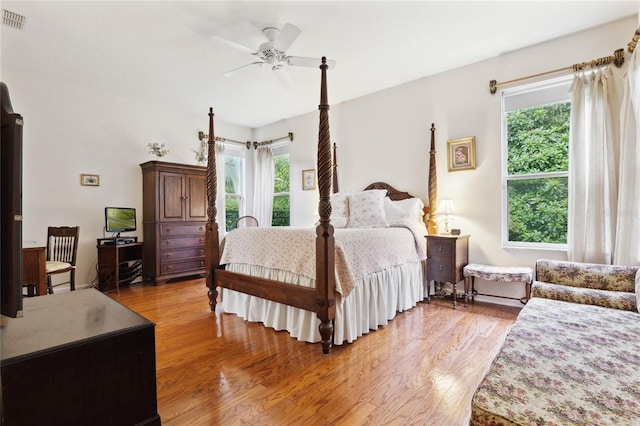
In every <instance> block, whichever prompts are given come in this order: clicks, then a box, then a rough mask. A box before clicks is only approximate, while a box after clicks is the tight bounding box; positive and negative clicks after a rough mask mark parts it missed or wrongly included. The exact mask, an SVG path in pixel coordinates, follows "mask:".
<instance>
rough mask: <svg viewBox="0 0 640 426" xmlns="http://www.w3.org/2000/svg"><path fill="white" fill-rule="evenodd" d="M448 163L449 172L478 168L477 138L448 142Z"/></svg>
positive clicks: (471, 137)
mask: <svg viewBox="0 0 640 426" xmlns="http://www.w3.org/2000/svg"><path fill="white" fill-rule="evenodd" d="M447 159H448V161H447V163H448V164H449V171H450V172H456V171H458V170H471V169H475V168H476V138H475V136H470V137H468V138H461V139H452V140H449V141H447Z"/></svg>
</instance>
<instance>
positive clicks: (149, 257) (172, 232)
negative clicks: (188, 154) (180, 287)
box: [140, 161, 207, 284]
mask: <svg viewBox="0 0 640 426" xmlns="http://www.w3.org/2000/svg"><path fill="white" fill-rule="evenodd" d="M140 167H141V168H142V192H143V205H142V207H143V212H142V221H143V231H144V255H143V257H144V258H143V262H142V265H143V266H142V268H143V270H142V275H143V278H144V280H145V281H154V282H155V283H156V284H164V283H165V282H166V281H167V280H170V279H174V278H182V277H187V276H194V275H204V273H205V270H206V269H205V265H206V262H205V228H206V223H207V169H206V167H203V166H194V165H188V164H178V163H168V162H163V161H148V162H146V163H143V164H140Z"/></svg>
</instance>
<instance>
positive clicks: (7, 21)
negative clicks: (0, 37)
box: [2, 9, 27, 30]
mask: <svg viewBox="0 0 640 426" xmlns="http://www.w3.org/2000/svg"><path fill="white" fill-rule="evenodd" d="M26 19H27V18H26V17H24V16H22V15H19V14H17V13H15V12H11V11H10V10H7V9H2V23H3V24H4V25H6V26H9V27H11V28H15V29H18V30H21V29H22V27H23V26H24V21H25V20H26Z"/></svg>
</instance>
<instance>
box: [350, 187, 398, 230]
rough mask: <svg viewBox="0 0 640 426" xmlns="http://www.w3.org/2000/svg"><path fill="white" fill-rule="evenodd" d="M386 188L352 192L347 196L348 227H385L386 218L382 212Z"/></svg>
mask: <svg viewBox="0 0 640 426" xmlns="http://www.w3.org/2000/svg"><path fill="white" fill-rule="evenodd" d="M386 195H387V190H386V189H372V190H369V191H361V192H354V193H353V194H351V196H350V197H349V223H348V225H347V227H348V228H385V227H387V226H388V225H387V220H386V218H385V214H384V198H385V197H386Z"/></svg>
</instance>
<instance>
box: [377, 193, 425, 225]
mask: <svg viewBox="0 0 640 426" xmlns="http://www.w3.org/2000/svg"><path fill="white" fill-rule="evenodd" d="M423 208H424V204H422V200H420V199H419V198H407V199H406V200H400V201H391V199H389V198H388V197H385V199H384V212H385V217H386V219H387V223H388V224H389V226H400V225H402V224H403V223H406V222H410V223H414V222H420V223H421V222H422V216H423V213H424V211H423V210H422V209H423Z"/></svg>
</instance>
